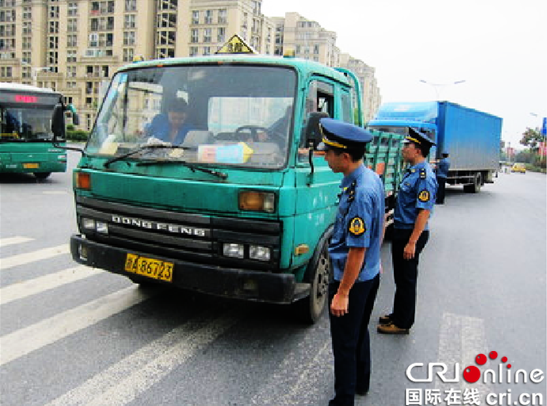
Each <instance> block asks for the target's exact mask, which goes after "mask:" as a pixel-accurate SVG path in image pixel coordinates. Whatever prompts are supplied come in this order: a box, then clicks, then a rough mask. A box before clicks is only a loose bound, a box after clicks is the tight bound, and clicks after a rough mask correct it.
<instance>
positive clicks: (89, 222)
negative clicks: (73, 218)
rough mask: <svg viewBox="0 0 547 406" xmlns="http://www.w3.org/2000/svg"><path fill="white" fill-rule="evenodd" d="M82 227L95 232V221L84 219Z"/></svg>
mask: <svg viewBox="0 0 547 406" xmlns="http://www.w3.org/2000/svg"><path fill="white" fill-rule="evenodd" d="M82 227H83V228H85V229H86V230H95V220H93V219H88V218H86V217H84V218H83V219H82Z"/></svg>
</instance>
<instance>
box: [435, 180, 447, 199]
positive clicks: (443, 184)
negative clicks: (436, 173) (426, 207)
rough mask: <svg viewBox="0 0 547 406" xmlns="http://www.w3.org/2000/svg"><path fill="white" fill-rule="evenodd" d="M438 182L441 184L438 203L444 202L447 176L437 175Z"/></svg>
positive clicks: (438, 190)
mask: <svg viewBox="0 0 547 406" xmlns="http://www.w3.org/2000/svg"><path fill="white" fill-rule="evenodd" d="M437 183H438V184H439V187H438V188H437V199H436V201H435V202H436V203H437V204H444V192H445V190H446V178H445V177H440V178H439V177H437Z"/></svg>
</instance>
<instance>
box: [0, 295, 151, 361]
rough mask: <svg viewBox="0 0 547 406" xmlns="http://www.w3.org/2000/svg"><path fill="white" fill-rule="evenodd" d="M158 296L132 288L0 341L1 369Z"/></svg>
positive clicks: (3, 337)
mask: <svg viewBox="0 0 547 406" xmlns="http://www.w3.org/2000/svg"><path fill="white" fill-rule="evenodd" d="M155 293H157V290H154V291H152V290H150V291H149V290H147V291H146V293H145V292H144V291H143V290H142V289H138V288H137V287H135V286H130V287H128V288H125V289H122V290H119V291H117V292H115V293H112V294H110V295H107V296H103V297H101V298H98V299H96V300H94V301H92V302H89V303H86V304H84V305H81V306H78V307H76V308H74V309H70V310H67V311H65V312H62V313H59V314H57V315H55V316H53V317H50V318H48V319H45V320H42V321H40V322H38V323H35V324H32V325H30V326H28V327H25V328H23V329H20V330H17V331H14V332H13V333H9V334H6V335H4V336H2V337H0V348H2V352H1V353H0V365H4V364H7V363H8V362H11V361H13V360H16V359H18V358H20V357H23V356H25V355H27V354H29V353H31V352H33V351H36V350H38V349H40V348H42V347H45V346H46V345H49V344H52V343H54V342H56V341H58V340H60V339H62V338H65V337H67V336H69V335H71V334H74V333H76V332H77V331H80V330H82V329H84V328H86V327H89V326H91V325H93V324H95V323H98V322H100V321H101V320H104V319H106V318H108V317H110V316H113V315H115V314H117V313H120V312H122V311H124V310H126V309H129V308H130V307H132V306H134V305H136V304H138V303H140V302H142V301H144V300H146V299H148V298H150V297H151V296H153V295H154V294H155Z"/></svg>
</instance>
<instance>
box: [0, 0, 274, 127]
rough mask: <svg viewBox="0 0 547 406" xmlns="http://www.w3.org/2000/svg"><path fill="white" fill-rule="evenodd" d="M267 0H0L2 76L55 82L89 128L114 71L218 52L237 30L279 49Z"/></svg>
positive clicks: (258, 45)
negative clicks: (130, 65) (267, 14)
mask: <svg viewBox="0 0 547 406" xmlns="http://www.w3.org/2000/svg"><path fill="white" fill-rule="evenodd" d="M261 5H262V0H72V1H71V0H0V81H4V82H19V83H26V84H34V85H37V86H41V87H51V88H53V89H55V90H58V91H60V92H62V93H63V94H64V95H65V96H66V97H67V99H68V101H69V102H71V103H74V105H75V106H76V107H77V109H78V110H79V112H80V116H81V118H82V120H81V127H82V128H84V129H90V128H91V125H92V123H93V120H94V118H95V114H96V111H97V107H98V104H99V102H100V94H101V90H102V89H103V88H104V85H105V83H107V81H108V80H109V79H110V78H111V77H112V75H113V74H114V72H115V71H116V70H117V69H118V68H119V67H121V66H123V65H125V64H127V63H131V62H132V61H133V60H134V58H137V57H142V58H144V59H154V58H170V57H185V56H199V55H208V54H213V53H215V52H216V51H217V50H218V48H219V47H220V46H221V45H222V44H223V43H224V42H226V40H228V39H229V38H230V37H231V36H232V35H233V34H239V35H240V36H241V37H242V38H244V39H245V40H246V41H248V42H249V44H251V45H252V46H253V47H254V48H255V49H256V50H257V51H259V52H260V53H264V54H273V52H274V36H275V26H274V23H273V22H272V21H271V20H270V19H268V18H267V17H265V16H264V15H263V14H262V11H261Z"/></svg>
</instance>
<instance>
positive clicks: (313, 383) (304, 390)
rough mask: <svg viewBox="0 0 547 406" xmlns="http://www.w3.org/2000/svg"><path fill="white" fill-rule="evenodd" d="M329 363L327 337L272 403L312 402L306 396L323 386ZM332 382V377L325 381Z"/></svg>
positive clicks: (329, 355) (330, 355)
mask: <svg viewBox="0 0 547 406" xmlns="http://www.w3.org/2000/svg"><path fill="white" fill-rule="evenodd" d="M331 365H332V351H331V340H330V339H329V340H327V341H325V344H324V345H323V346H322V347H321V348H320V350H319V351H318V352H317V354H316V355H315V357H313V359H312V360H311V361H310V362H309V363H307V364H306V365H302V368H301V370H302V374H300V377H299V378H298V380H297V381H296V382H295V383H293V384H292V385H291V386H290V387H289V388H287V390H286V391H285V393H284V394H283V396H281V397H280V398H278V399H272V401H273V403H275V404H276V405H279V406H282V405H283V406H285V405H286V406H291V405H297V404H308V405H309V404H314V403H315V402H314V399H306V397H307V396H313V395H315V391H317V389H318V388H323V387H324V383H325V382H323V380H324V377H325V369H329V368H331ZM333 382H334V380H333V379H330V380H328V381H327V383H328V384H329V385H331V384H332V383H333ZM273 403H270V404H273Z"/></svg>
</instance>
